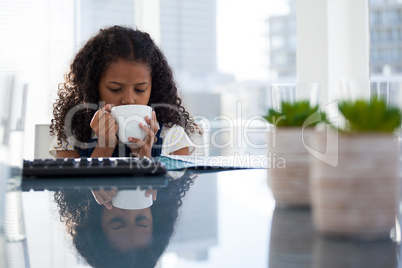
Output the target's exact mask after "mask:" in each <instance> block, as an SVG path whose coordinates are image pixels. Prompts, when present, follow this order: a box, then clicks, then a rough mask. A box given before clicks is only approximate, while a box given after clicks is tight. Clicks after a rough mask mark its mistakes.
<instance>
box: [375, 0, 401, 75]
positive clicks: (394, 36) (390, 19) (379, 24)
mask: <svg viewBox="0 0 402 268" xmlns="http://www.w3.org/2000/svg"><path fill="white" fill-rule="evenodd" d="M369 3H370V39H371V40H370V41H371V42H370V53H371V55H370V57H371V73H372V74H373V75H386V76H389V75H400V74H402V2H401V1H399V0H370V2H369Z"/></svg>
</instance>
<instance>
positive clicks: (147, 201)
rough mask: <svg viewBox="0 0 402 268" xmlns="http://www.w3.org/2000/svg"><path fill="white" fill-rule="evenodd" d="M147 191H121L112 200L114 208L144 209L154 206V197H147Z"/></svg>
mask: <svg viewBox="0 0 402 268" xmlns="http://www.w3.org/2000/svg"><path fill="white" fill-rule="evenodd" d="M145 193H146V191H145V190H140V189H139V188H137V189H135V190H120V191H118V192H117V194H116V195H115V196H114V197H113V199H112V204H113V206H115V207H117V208H121V209H143V208H147V207H150V206H152V204H153V200H152V195H150V196H149V197H146V196H145Z"/></svg>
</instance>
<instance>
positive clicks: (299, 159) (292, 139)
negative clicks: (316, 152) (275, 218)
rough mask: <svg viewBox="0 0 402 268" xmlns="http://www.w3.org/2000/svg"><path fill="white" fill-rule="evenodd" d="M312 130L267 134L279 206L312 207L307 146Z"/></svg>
mask: <svg viewBox="0 0 402 268" xmlns="http://www.w3.org/2000/svg"><path fill="white" fill-rule="evenodd" d="M312 132H313V130H311V129H305V130H304V131H303V132H302V128H285V127H283V128H276V129H274V130H273V131H271V132H269V133H268V156H269V158H270V168H269V169H268V178H269V184H270V187H271V190H272V194H273V196H274V198H275V201H276V206H279V207H286V206H309V205H310V183H309V157H308V154H309V153H308V152H307V150H306V148H305V147H304V144H303V140H304V141H305V142H307V141H308V140H309V136H311V133H312Z"/></svg>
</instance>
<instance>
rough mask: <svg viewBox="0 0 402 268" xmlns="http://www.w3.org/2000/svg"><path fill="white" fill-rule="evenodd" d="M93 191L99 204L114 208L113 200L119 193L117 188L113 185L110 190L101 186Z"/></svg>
mask: <svg viewBox="0 0 402 268" xmlns="http://www.w3.org/2000/svg"><path fill="white" fill-rule="evenodd" d="M148 191H149V190H148ZM148 191H147V192H148ZM91 192H92V195H93V196H94V198H95V200H96V202H97V203H98V204H99V205H104V206H105V207H106V208H107V209H112V207H113V205H112V203H111V202H112V199H113V197H114V196H115V195H116V194H117V189H116V188H114V187H113V188H112V189H111V190H108V191H105V190H103V189H102V188H101V189H100V190H99V191H94V190H91Z"/></svg>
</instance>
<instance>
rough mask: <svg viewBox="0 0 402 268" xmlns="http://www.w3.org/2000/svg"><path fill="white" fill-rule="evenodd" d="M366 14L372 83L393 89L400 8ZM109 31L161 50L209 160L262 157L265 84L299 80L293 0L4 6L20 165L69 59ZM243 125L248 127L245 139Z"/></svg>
mask: <svg viewBox="0 0 402 268" xmlns="http://www.w3.org/2000/svg"><path fill="white" fill-rule="evenodd" d="M369 9H370V12H369V14H370V42H371V44H370V61H371V77H372V79H373V80H376V81H381V80H386V81H394V82H395V83H398V84H399V81H400V79H401V75H402V1H400V0H370V1H369ZM114 24H122V25H127V26H132V27H138V28H139V29H141V30H144V31H148V32H149V33H150V34H151V36H153V38H154V39H155V41H156V42H157V43H158V44H159V45H160V47H161V48H162V50H163V51H164V53H165V55H166V57H167V58H168V61H169V63H170V64H171V66H172V68H173V70H174V74H175V76H176V80H177V82H178V85H179V89H180V91H181V93H182V97H183V99H184V103H185V105H186V106H187V108H188V109H189V110H190V111H191V113H192V115H193V116H194V117H195V119H197V120H204V121H206V122H207V124H206V125H205V127H206V128H207V129H208V132H209V133H210V140H211V148H210V154H211V155H226V154H233V153H239V154H245V153H251V154H264V153H265V150H266V148H265V147H264V143H265V132H266V131H265V130H266V128H267V125H266V124H265V122H264V121H263V120H261V119H260V116H261V115H262V114H264V113H265V112H266V110H267V107H268V104H269V94H268V88H269V84H270V83H272V82H295V81H296V80H297V73H296V69H297V68H296V58H297V57H296V56H297V55H296V51H297V18H296V1H295V0H277V1H267V0H249V1H242V0H192V1H184V0H147V1H145V0H114V1H112V0H96V1H95V0H52V1H50V0H37V1H29V0H13V1H5V0H3V1H1V2H0V40H1V41H0V73H11V74H14V75H15V76H16V77H17V78H18V81H19V82H21V83H26V84H27V85H28V101H27V103H28V106H27V110H26V113H27V118H26V120H25V122H26V126H25V130H26V131H25V133H26V134H25V143H24V147H25V150H24V158H26V159H29V158H33V150H34V139H35V137H34V126H35V125H36V124H48V123H50V119H51V117H52V103H53V102H54V99H55V97H56V92H57V87H58V83H60V82H62V81H63V74H64V73H65V72H67V71H68V68H69V64H70V62H71V60H72V58H73V56H74V55H75V53H76V52H77V51H78V50H79V49H80V48H81V46H82V45H83V44H84V43H85V42H86V40H88V39H89V38H90V37H91V36H92V35H94V34H95V33H96V32H97V31H98V30H99V29H100V28H103V27H105V26H110V25H114ZM247 121H248V122H247ZM245 123H247V124H249V126H251V127H250V128H253V127H252V126H253V125H254V129H256V130H255V131H253V133H249V134H248V137H247V139H244V137H241V135H244V133H242V131H241V130H240V131H239V130H238V128H239V127H240V126H242V125H244V124H245ZM218 129H221V131H220V132H218V131H217V130H218Z"/></svg>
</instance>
